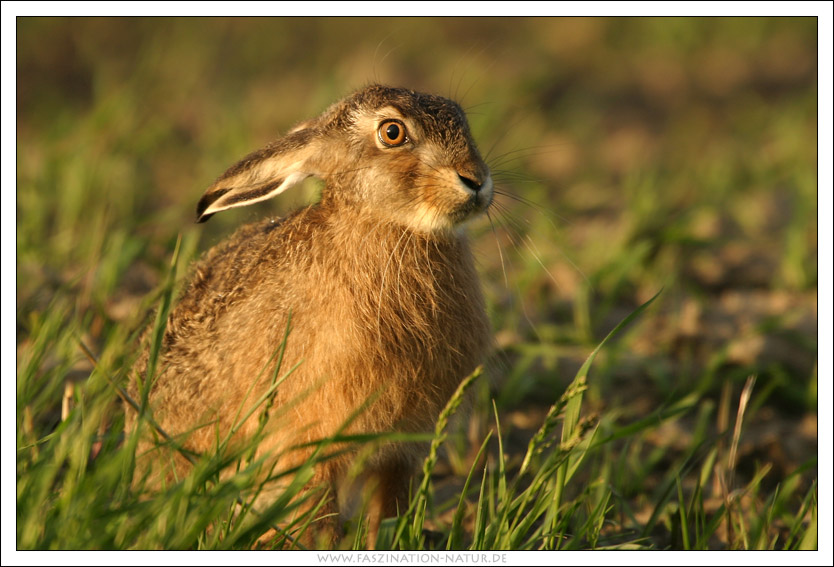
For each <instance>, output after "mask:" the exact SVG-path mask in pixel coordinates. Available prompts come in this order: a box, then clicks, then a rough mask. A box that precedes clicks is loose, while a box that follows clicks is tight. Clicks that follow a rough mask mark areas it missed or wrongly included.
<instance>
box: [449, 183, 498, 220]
mask: <svg viewBox="0 0 834 567" xmlns="http://www.w3.org/2000/svg"><path fill="white" fill-rule="evenodd" d="M458 177H459V178H460V180H461V183H462V184H463V185H465V186H466V192H467V193H468V194H469V197H468V198H467V199H466V200H465V201H464V202H463V203H461V205H460V206H459V207H458V208H457V210H456V211H455V212H454V214H453V216H454V217H459V220H458V218H455V220H456V221H457V222H462V221H464V220H467V219H468V218H470V217H472V216H475V215H478V214H481V213H483V212H485V211H486V210H487V209H488V208H489V206H490V205H491V204H492V197H493V195H494V191H493V189H492V176H491V175H487V177H486V179H485V180H484V181H483V183H480V184H478V183H476V182H475V181H472V180H470V179H467V178H465V177H463V176H461V175H458Z"/></svg>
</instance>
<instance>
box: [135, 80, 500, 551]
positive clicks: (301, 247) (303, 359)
mask: <svg viewBox="0 0 834 567" xmlns="http://www.w3.org/2000/svg"><path fill="white" fill-rule="evenodd" d="M392 116H393V117H396V118H397V119H400V120H402V121H403V123H404V124H405V125H406V128H407V130H408V134H409V137H410V140H409V142H408V143H406V144H405V145H404V146H402V147H398V148H386V147H383V146H382V144H380V142H379V140H378V138H377V133H376V130H377V126H378V124H379V123H380V121H381V120H383V119H385V118H391V117H392ZM305 175H316V176H318V177H320V178H322V179H324V181H325V183H326V186H325V188H324V189H323V191H322V197H321V200H320V202H319V203H317V204H315V205H312V206H309V207H306V208H303V209H301V210H298V211H296V212H294V213H292V214H290V215H289V216H288V217H286V218H284V219H267V220H263V221H261V222H257V223H254V224H250V225H247V226H244V227H242V228H240V229H239V230H238V231H237V232H236V233H235V234H234V235H232V236H231V237H230V238H229V239H228V240H226V241H225V242H223V243H221V244H220V245H218V246H216V247H215V248H213V249H211V250H209V251H208V252H207V253H206V254H205V256H204V257H203V258H202V259H201V260H200V261H199V262H198V263H197V264H196V265H195V266H194V268H193V274H192V278H191V282H190V284H189V285H188V286H187V288H186V289H185V290H184V293H183V295H182V297H181V298H180V301H179V303H178V304H177V305H176V307H175V308H174V310H173V311H172V314H171V315H170V317H169V319H168V324H167V329H166V332H165V336H164V341H163V346H162V355H161V359H160V361H159V366H158V367H159V368H160V369H161V373H160V374H159V376H158V378H157V380H156V382H155V383H154V386H153V388H152V390H151V393H150V403H151V407H152V410H153V414H154V417H155V419H156V421H157V422H158V424H159V425H160V427H161V428H162V429H164V430H165V431H167V432H168V433H169V434H171V435H175V436H176V435H183V434H185V435H184V436H185V437H186V439H187V441H186V443H185V446H186V447H187V448H189V449H191V450H194V451H197V452H208V451H212V450H213V449H214V448H215V445H216V442H217V438H218V436H219V437H220V438H222V437H223V436H224V435H225V434H226V433H227V432H228V431H229V428H230V427H231V426H232V424H233V423H234V420H235V419H236V418H238V416H239V415H240V408H241V407H243V408H244V410H243V411H244V412H245V411H246V409H248V407H249V406H251V405H252V404H253V403H254V401H255V400H256V399H258V398H259V397H260V396H261V395H262V394H263V392H264V391H265V390H266V388H267V387H268V385H269V381H270V378H271V371H272V369H273V366H272V365H270V364H269V360H270V357H271V356H272V355H273V354H274V353H275V351H276V348H277V347H278V346H279V345H280V343H281V340H282V338H283V336H284V333H285V329H286V326H287V321H288V317H289V316H290V313H291V314H292V315H291V331H290V334H289V338H288V341H287V345H286V352H285V355H284V360H283V363H282V369H284V370H286V369H289V368H291V367H293V366H294V365H296V364H297V363H300V364H299V366H298V368H297V369H296V370H295V371H294V372H293V373H292V374H291V375H290V376H289V377H288V378H287V379H286V381H285V382H283V383H282V384H281V385H280V386H279V387H278V389H277V392H276V394H275V399H274V402H273V405H272V409H271V412H270V416H269V421H268V423H267V425H266V433H267V437H266V440H265V441H264V442H262V443H261V445H260V447H259V451H260V454H261V455H271V456H273V457H274V458H275V459H277V460H278V468H279V469H284V468H289V467H292V466H295V465H298V464H301V463H303V462H305V461H306V460H307V459H308V458H309V457H310V449H298V450H293V451H289V452H287V451H286V449H287V448H288V447H290V446H294V445H298V444H300V443H304V442H307V441H315V440H317V439H321V438H324V437H327V436H330V435H333V434H334V433H335V432H336V431H337V430H339V428H340V427H342V425H343V424H344V423H345V422H346V420H347V419H348V418H349V416H351V415H352V414H353V413H354V412H355V411H356V410H357V409H358V408H360V406H361V405H362V404H365V403H366V402H367V401H368V400H371V402H370V405H369V407H367V408H366V409H365V410H364V411H362V412H360V413H359V415H358V417H357V418H356V419H355V420H354V421H353V422H352V423H351V424H350V426H349V427H348V429H347V431H346V433H360V432H361V433H365V432H387V431H406V432H430V431H431V430H432V428H433V424H434V421H435V419H436V418H437V416H438V413H439V412H440V410H441V409H442V407H443V405H444V404H445V403H446V401H447V400H448V398H449V396H450V395H451V393H452V392H453V391H454V390H455V388H456V387H457V385H458V384H459V383H460V381H461V380H462V379H463V378H464V377H465V376H467V375H468V374H469V373H471V372H472V371H473V370H474V368H475V367H476V366H477V365H478V364H479V363H481V362H483V360H484V358H485V355H486V354H487V351H488V349H489V346H490V343H491V340H490V329H489V323H488V320H487V317H486V314H485V311H484V301H483V298H482V295H481V290H480V285H479V282H478V278H477V274H476V271H475V268H474V265H473V259H472V255H471V253H470V250H469V245H468V243H467V240H466V237H465V236H464V234H463V230H462V229H461V225H462V223H464V222H465V221H467V220H469V219H470V218H472V217H473V216H476V215H478V214H480V213H482V212H484V211H485V210H486V208H487V207H488V206H489V204H490V203H491V201H492V181H491V178H490V175H489V170H488V169H487V167H486V165H485V164H484V162H483V160H482V159H481V157H480V155H479V154H478V151H477V149H476V148H475V146H474V143H473V141H472V139H471V136H470V134H469V130H468V126H467V124H466V119H465V117H464V115H463V112H462V111H461V109H460V107H458V105H457V104H455V103H454V102H452V101H449V100H447V99H444V98H441V97H436V96H430V95H424V94H418V93H414V92H411V91H407V90H404V89H391V88H387V87H381V86H376V85H375V86H370V87H367V88H365V89H362V90H360V91H358V92H357V93H354V94H353V95H351V96H349V97H348V98H346V99H345V100H343V101H342V102H340V103H337V104H336V105H334V106H332V107H331V108H329V109H328V110H327V111H326V112H325V113H324V114H323V115H322V116H320V117H319V118H317V119H314V120H310V121H307V122H304V123H301V124H299V125H298V126H297V127H295V128H294V129H293V130H292V131H291V132H290V134H288V136H287V137H286V138H284V139H282V140H278V141H277V142H274V143H273V144H270V145H269V146H267V147H266V148H264V149H263V150H259V151H258V152H255V153H253V154H250V155H249V156H247V157H246V158H244V160H242V161H241V162H240V163H238V164H236V165H235V166H233V167H232V168H231V169H230V170H229V171H227V172H226V173H225V174H224V175H222V176H221V177H220V178H219V179H218V180H217V181H216V182H215V183H214V184H213V185H212V187H210V188H209V190H208V191H207V192H206V196H204V198H203V200H202V201H201V204H200V207H199V208H198V216H199V217H200V218H207V216H209V215H210V214H213V212H216V211H217V210H222V209H223V208H228V207H226V206H222V207H220V208H216V209H212V206H213V204H214V203H217V202H219V201H220V200H223V202H224V203H225V204H229V203H232V204H231V205H230V206H239V205H244V204H248V202H247V201H246V198H248V197H247V196H251V200H252V201H254V200H259V197H255V196H253V195H256V194H257V193H258V191H260V188H261V187H267V188H268V187H275V186H278V185H276V183H277V184H280V183H282V180H284V179H288V178H292V176H295V177H296V178H302V177H304V176H305ZM459 175H460V176H463V177H464V178H466V179H468V180H471V181H470V182H469V183H473V182H474V183H477V184H479V185H480V186H481V188H480V190H478V191H475V190H473V189H472V188H470V187H468V186H467V184H466V182H464V181H462V180H461V178H460V177H458V176H459ZM220 194H222V196H221V197H219V198H217V195H220ZM147 364H148V350H147V349H146V350H145V352H144V354H143V355H142V356H141V358H140V359H139V361H138V362H137V363H136V365H135V367H134V375H135V374H136V373H138V374H139V375H140V376H144V374H145V372H146V368H147ZM264 369H266V370H264ZM258 377H260V378H258ZM253 384H254V386H253ZM250 390H251V391H250ZM130 393H131V395H133V396H134V397H135V396H138V395H139V393H138V391H137V388H136V386H135V384H134V383H133V381H131V388H130ZM247 393H248V394H247ZM247 396H248V397H247ZM134 424H135V415H134V414H133V412H132V411H130V410H129V411H128V428H132V427H134ZM257 427H258V415H257V413H256V414H254V415H252V417H251V418H250V419H249V420H248V421H247V422H246V423H245V424H244V426H243V427H241V428H240V430H239V431H238V434H237V435H238V438H239V439H241V440H242V439H245V438H246V437H248V436H250V435H252V434H253V433H254V432H255V430H256V429H257ZM424 451H425V447H424V446H422V445H419V444H402V443H400V444H389V445H385V446H383V447H382V448H381V449H380V450H378V451H377V452H376V453H375V454H374V455H373V456H372V457H371V458H370V459H369V460H368V461H367V468H366V470H365V471H364V475H363V476H364V477H365V478H367V479H369V480H370V482H371V484H372V485H373V486H375V487H376V491H375V492H374V495H373V497H372V500H371V504H370V509H369V516H370V521H371V524H370V539H371V544H372V543H373V538H374V537H375V534H376V530H377V528H378V525H379V521H380V519H381V518H382V517H385V516H390V515H394V514H395V513H396V512H397V510H398V509H399V510H403V509H404V507H405V506H406V505H407V502H406V496H407V492H408V488H409V482H410V478H411V476H412V474H413V472H414V471H415V468H416V467H417V466H418V464H419V462H420V461H421V459H422V457H423V454H424ZM160 453H161V451H154V450H153V443H152V441H151V440H150V439H149V440H148V441H147V442H145V443H144V444H143V445H142V446H141V447H140V449H139V452H138V454H139V455H141V456H142V458H141V459H140V463H141V464H142V466H143V467H150V468H151V469H154V470H157V471H158V472H157V473H156V474H157V476H160V477H161V476H167V477H168V478H173V473H172V471H170V470H169V471H168V472H167V473H163V472H159V471H162V470H163V469H164V465H165V463H167V462H170V460H171V455H165V456H160ZM354 458H355V456H354V453H347V454H345V455H342V456H341V457H339V458H337V459H333V460H330V461H327V462H326V463H324V464H321V465H320V466H319V467H318V468H317V470H316V475H315V479H314V482H313V483H312V484H322V483H323V484H325V485H326V486H327V487H329V488H330V489H331V491H332V494H333V495H334V498H333V499H332V500H331V502H330V503H329V504H328V505H327V506H326V507H325V508H324V509H323V510H322V511H321V512H320V514H325V513H328V512H334V511H336V510H337V504H336V498H335V496H336V495H338V492H339V491H340V490H342V491H344V490H356V488H355V487H350V488H345V486H344V484H343V480H344V479H343V477H344V475H345V473H346V471H347V470H348V468H349V467H350V464H351V463H352V462H353V459H354ZM173 460H174V462H175V465H176V468H177V469H178V470H177V474H178V475H180V474H182V473H184V472H186V471H187V469H188V463H187V461H186V460H185V459H184V458H182V457H181V456H179V455H177V454H176V453H175V454H174V456H173ZM278 488H280V487H277V488H276V490H278ZM273 496H274V495H273V494H272V493H270V492H267V493H265V494H264V496H263V497H262V500H268V499H269V498H270V497H273ZM340 496H341V497H342V498H341V499H342V500H348V499H350V495H346V494H342V495H340ZM262 503H263V504H268V503H269V502H268V501H266V502H262ZM320 525H321V526H322V527H321V529H320V530H319V532H318V533H322V532H324V533H325V537H326V538H329V539H330V541H331V542H332V541H333V540H334V538H336V537H338V534H339V522H338V521H336V520H334V519H331V520H329V521H328V522H321V524H320ZM313 533H315V532H313ZM312 541H313V540H308V541H307V543H308V544H309V543H311V542H312Z"/></svg>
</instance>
